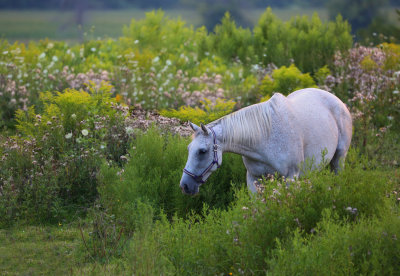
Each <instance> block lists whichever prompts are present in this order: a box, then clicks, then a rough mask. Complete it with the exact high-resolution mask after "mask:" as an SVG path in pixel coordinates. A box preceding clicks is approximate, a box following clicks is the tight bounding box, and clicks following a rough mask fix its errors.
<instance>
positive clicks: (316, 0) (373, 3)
mask: <svg viewBox="0 0 400 276" xmlns="http://www.w3.org/2000/svg"><path fill="white" fill-rule="evenodd" d="M390 5H391V6H394V7H399V6H400V2H399V0H202V1H199V0H0V9H61V10H75V11H76V20H75V23H76V24H77V25H83V23H84V20H83V18H84V13H85V12H86V11H87V10H90V9H121V8H141V9H158V8H162V9H172V8H187V9H197V10H198V11H199V13H200V14H201V15H202V17H203V24H204V25H205V26H206V27H207V29H208V30H213V28H214V26H215V25H217V24H218V23H220V20H221V19H222V18H223V15H224V14H225V12H229V13H230V15H231V18H233V19H234V20H235V22H236V23H237V24H238V25H240V26H243V27H249V26H250V22H249V21H248V19H246V16H245V12H246V10H247V9H249V8H260V9H261V8H262V9H264V8H266V7H268V6H270V7H273V8H274V7H275V8H285V7H293V6H297V7H307V8H310V7H317V8H326V9H327V10H328V14H329V17H330V19H335V18H336V16H337V15H338V14H341V15H342V16H343V18H344V19H346V20H347V21H349V23H350V25H351V26H352V31H353V33H354V34H357V36H358V37H365V36H371V34H375V33H379V34H381V33H385V36H384V37H386V38H388V39H389V38H393V37H394V38H396V40H399V39H400V30H399V28H398V27H396V26H394V25H393V24H390V23H389V22H388V20H387V16H385V14H384V13H382V10H383V8H384V7H388V6H390ZM376 39H378V38H376ZM379 39H380V38H379ZM356 40H360V39H357V37H356ZM372 40H373V39H372ZM370 42H374V41H370ZM375 42H376V41H375Z"/></svg>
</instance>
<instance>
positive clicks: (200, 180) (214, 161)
mask: <svg viewBox="0 0 400 276" xmlns="http://www.w3.org/2000/svg"><path fill="white" fill-rule="evenodd" d="M210 130H211V133H212V135H213V141H214V145H213V151H214V158H213V161H212V162H211V164H210V165H209V166H208V167H207V168H206V169H205V170H204V171H203V172H202V173H201V174H200V175H196V174H194V173H192V172H190V171H188V170H187V169H186V168H185V169H183V172H184V173H186V174H187V175H190V176H191V177H193V179H194V180H196V182H199V183H201V184H203V183H204V182H206V180H203V177H204V176H205V175H206V174H207V173H208V172H209V171H210V170H211V168H212V167H214V165H215V164H217V168H219V167H220V166H219V162H218V152H217V150H218V144H217V136H216V135H215V132H214V130H213V129H212V128H210Z"/></svg>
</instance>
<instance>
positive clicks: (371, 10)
mask: <svg viewBox="0 0 400 276" xmlns="http://www.w3.org/2000/svg"><path fill="white" fill-rule="evenodd" d="M387 2H388V1H387V0H330V1H329V2H328V4H327V8H328V11H329V15H330V18H331V19H334V18H336V16H337V15H338V14H341V15H342V16H343V18H344V19H346V20H347V21H349V23H350V24H351V26H352V30H353V32H357V31H358V30H360V29H363V28H366V27H368V26H369V25H370V24H371V22H372V21H373V19H374V18H376V17H377V16H378V15H379V13H380V11H381V8H383V7H385V5H386V4H387Z"/></svg>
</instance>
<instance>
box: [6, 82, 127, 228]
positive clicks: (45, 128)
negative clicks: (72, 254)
mask: <svg viewBox="0 0 400 276" xmlns="http://www.w3.org/2000/svg"><path fill="white" fill-rule="evenodd" d="M110 89H111V87H110V86H107V85H103V86H102V87H100V88H99V89H97V88H95V87H94V86H91V87H90V88H89V91H90V92H89V93H87V92H84V91H76V90H71V89H67V90H65V91H64V92H63V93H58V94H57V95H53V94H51V93H49V92H48V93H43V94H42V95H41V101H42V103H43V106H44V111H43V112H42V113H41V114H36V113H35V110H34V108H33V107H31V108H29V109H28V111H27V112H24V111H22V110H19V111H18V112H17V115H16V117H17V122H18V124H17V130H18V136H16V137H14V138H8V139H5V141H3V143H2V144H1V145H0V148H1V150H0V152H1V153H2V159H1V160H0V179H1V183H0V190H1V191H2V193H3V196H1V197H0V205H1V206H2V207H0V210H1V211H2V213H1V218H0V224H8V223H12V222H13V221H14V220H16V219H21V220H25V221H28V222H34V223H39V222H57V221H59V220H62V219H66V218H68V217H69V216H71V215H73V214H74V213H75V212H77V211H79V210H81V211H82V210H83V207H85V206H88V205H89V204H90V203H91V202H93V201H94V199H95V198H96V196H97V179H96V174H97V171H98V169H99V167H100V165H101V163H102V158H107V159H108V160H112V161H115V162H116V163H117V164H120V163H121V162H123V160H121V158H120V157H121V155H120V154H124V153H125V150H126V148H127V144H128V143H129V137H128V135H127V134H126V133H125V128H124V127H121V122H122V124H123V122H124V116H125V112H126V110H125V108H124V107H120V106H118V105H115V107H113V106H112V105H111V102H112V100H111V94H110ZM121 110H122V111H121ZM116 130H119V131H120V132H119V133H116V132H114V131H116Z"/></svg>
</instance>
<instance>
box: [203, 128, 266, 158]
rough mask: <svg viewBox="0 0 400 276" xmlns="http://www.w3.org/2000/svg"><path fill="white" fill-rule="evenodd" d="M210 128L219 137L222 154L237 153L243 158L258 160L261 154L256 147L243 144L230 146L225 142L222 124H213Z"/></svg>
mask: <svg viewBox="0 0 400 276" xmlns="http://www.w3.org/2000/svg"><path fill="white" fill-rule="evenodd" d="M210 127H212V128H213V130H214V132H215V135H216V137H217V143H218V145H219V146H220V147H221V149H222V152H223V153H225V152H231V153H236V154H239V155H242V156H246V157H249V158H252V159H258V158H259V154H258V150H257V149H256V148H255V146H249V145H241V144H238V143H236V144H234V145H232V144H228V143H226V142H225V141H224V133H226V132H224V129H223V126H222V124H220V123H219V122H216V123H211V124H210Z"/></svg>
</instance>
